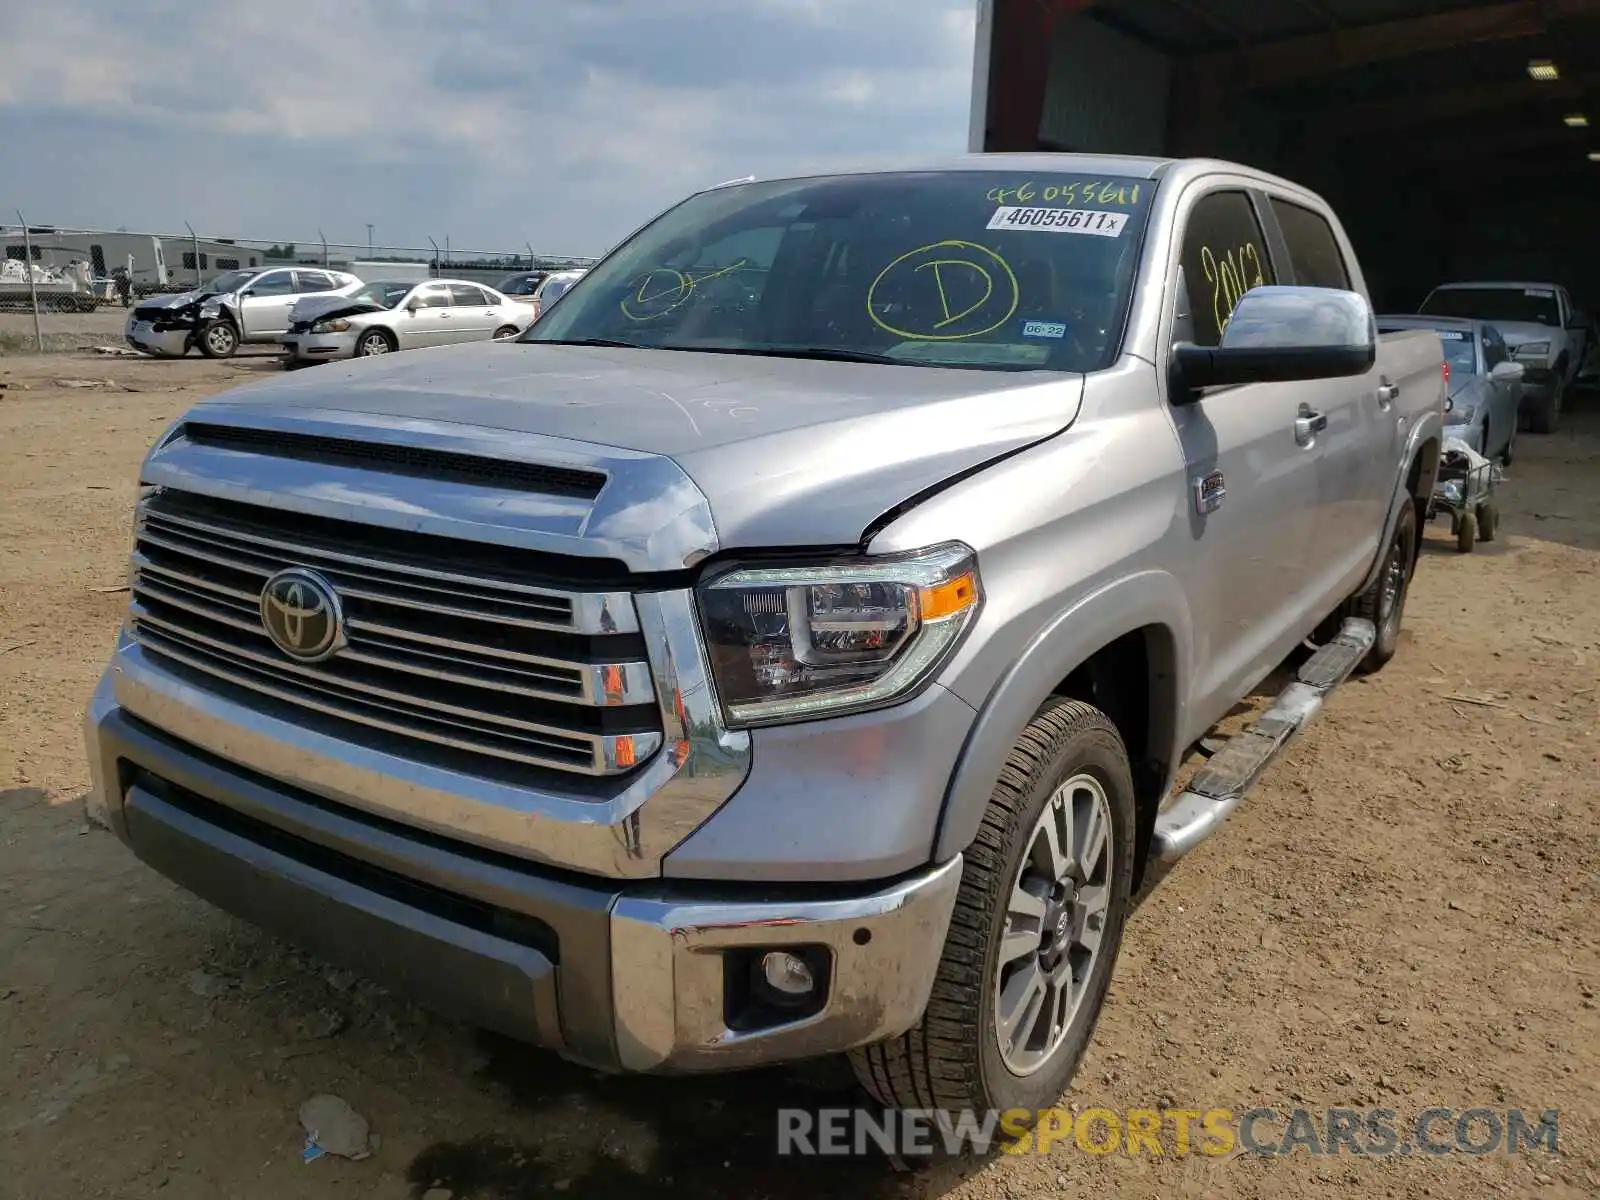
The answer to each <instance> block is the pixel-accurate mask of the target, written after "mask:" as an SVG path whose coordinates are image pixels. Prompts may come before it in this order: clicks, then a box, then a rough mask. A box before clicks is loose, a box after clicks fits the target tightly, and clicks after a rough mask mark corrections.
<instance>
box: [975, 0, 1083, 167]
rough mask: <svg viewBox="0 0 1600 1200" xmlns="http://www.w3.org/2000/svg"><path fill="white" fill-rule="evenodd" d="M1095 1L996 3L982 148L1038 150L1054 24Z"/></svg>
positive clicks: (1003, 0)
mask: <svg viewBox="0 0 1600 1200" xmlns="http://www.w3.org/2000/svg"><path fill="white" fill-rule="evenodd" d="M1090 3H1091V0H995V3H994V32H993V34H992V35H991V36H992V42H991V47H990V51H989V63H990V67H989V107H988V111H989V120H988V129H987V130H986V136H985V137H984V148H985V149H986V150H998V151H1008V150H1009V151H1031V150H1037V149H1039V122H1040V120H1041V118H1042V117H1043V116H1044V97H1045V91H1046V89H1047V88H1048V87H1049V84H1050V58H1051V49H1052V48H1053V46H1054V45H1055V26H1056V21H1057V20H1059V19H1060V18H1061V17H1064V16H1066V15H1068V14H1069V13H1076V12H1081V11H1083V10H1084V9H1086V8H1088V7H1089V6H1090Z"/></svg>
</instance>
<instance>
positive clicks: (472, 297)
mask: <svg viewBox="0 0 1600 1200" xmlns="http://www.w3.org/2000/svg"><path fill="white" fill-rule="evenodd" d="M450 295H451V296H452V297H454V298H455V302H456V305H457V307H460V308H487V307H489V305H490V304H491V303H493V301H491V300H490V299H489V297H488V296H486V295H484V294H483V289H482V288H477V287H473V286H472V285H471V284H470V283H452V284H451V285H450Z"/></svg>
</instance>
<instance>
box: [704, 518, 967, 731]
mask: <svg viewBox="0 0 1600 1200" xmlns="http://www.w3.org/2000/svg"><path fill="white" fill-rule="evenodd" d="M699 600H700V615H701V621H702V623H703V625H704V629H705V636H706V644H707V648H708V649H709V651H710V655H711V665H712V672H713V674H714V676H715V679H716V684H717V690H718V692H719V693H720V696H721V700H722V707H723V711H724V713H725V714H726V716H727V719H728V723H729V724H730V725H732V726H734V727H741V726H749V725H770V724H780V723H783V722H786V721H800V720H806V719H809V718H814V717H823V716H837V715H839V714H842V713H847V712H861V711H863V710H865V709H871V708H881V707H883V706H885V705H888V704H893V703H896V702H897V701H900V700H902V699H905V698H906V697H907V696H908V695H909V694H910V693H911V692H912V691H913V690H914V689H916V688H917V687H918V685H920V684H921V683H923V682H924V681H926V680H927V678H928V677H929V676H930V675H931V674H932V672H933V671H934V670H935V668H937V667H938V665H939V664H940V663H941V662H942V661H943V660H944V659H945V658H946V656H947V655H948V654H949V653H950V651H951V649H952V648H953V647H954V646H955V645H956V643H957V642H959V641H960V640H961V636H962V634H963V633H965V632H966V630H967V628H968V627H969V626H970V625H971V624H972V620H973V618H974V617H975V616H976V615H977V612H978V609H979V606H980V605H981V604H982V602H983V590H982V587H981V586H980V584H979V582H978V568H977V562H976V559H975V557H974V555H973V553H972V551H971V550H970V549H968V548H967V547H966V546H963V545H960V544H959V543H950V544H947V545H943V546H937V547H934V548H933V549H931V550H924V551H920V552H917V553H914V554H907V555H896V556H893V557H888V556H886V557H882V558H865V559H850V560H844V561H840V562H834V563H825V564H818V565H815V566H784V567H779V566H773V567H740V568H735V569H734V570H732V571H729V572H728V573H727V574H724V575H719V576H715V577H714V578H712V579H710V580H708V581H707V582H706V583H704V584H702V585H701V587H700V591H699Z"/></svg>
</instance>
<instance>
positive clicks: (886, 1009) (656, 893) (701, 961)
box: [86, 668, 961, 1071]
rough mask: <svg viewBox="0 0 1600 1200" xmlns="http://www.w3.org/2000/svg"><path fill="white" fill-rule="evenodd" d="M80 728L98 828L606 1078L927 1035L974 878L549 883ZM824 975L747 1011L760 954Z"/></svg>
mask: <svg viewBox="0 0 1600 1200" xmlns="http://www.w3.org/2000/svg"><path fill="white" fill-rule="evenodd" d="M114 671H115V668H112V669H111V670H108V671H107V673H106V675H105V676H104V677H103V678H102V680H101V682H100V685H99V687H98V688H97V689H96V692H95V695H94V698H93V700H92V702H91V704H90V706H89V711H88V713H87V715H86V736H87V742H88V752H89V761H90V767H91V772H92V775H93V787H92V789H91V792H90V795H89V798H88V800H87V801H86V807H87V812H88V816H89V817H90V819H91V820H93V821H95V822H96V823H98V824H101V825H104V826H106V827H108V828H110V829H112V830H114V831H115V832H116V834H117V835H118V836H119V837H120V838H121V839H122V840H123V841H124V842H125V843H126V844H127V845H128V846H129V847H130V848H131V849H132V850H133V852H134V853H135V854H136V855H138V856H139V857H140V858H141V859H143V860H144V861H145V862H146V863H148V864H149V865H151V866H152V867H154V868H155V869H156V870H157V871H159V872H161V873H162V874H163V875H166V876H167V877H168V878H170V879H172V880H174V881H175V882H177V883H179V884H180V885H182V886H184V887H185V888H187V889H189V890H190V891H192V892H194V893H196V894H197V895H199V896H201V897H203V898H205V899H207V900H209V901H211V902H212V903H214V904H216V905H217V906H219V907H221V908H223V909H226V910H228V911H230V912H232V913H234V914H236V915H237V916H240V917H242V918H244V919H246V920H248V921H251V922H253V923H255V924H258V925H260V926H262V927H263V928H266V929H268V930H270V931H272V932H274V933H277V934H279V935H282V936H284V937H286V938H288V939H289V940H291V941H293V942H296V943H299V944H301V945H304V946H305V947H307V948H308V949H310V950H312V951H313V952H315V953H318V954H320V955H322V956H324V957H326V958H328V959H330V960H333V961H337V962H342V963H345V964H348V965H350V966H352V967H354V968H355V969H357V970H360V971H362V972H363V973H365V974H368V975H369V976H371V977H372V978H374V979H377V980H379V981H382V982H385V983H389V984H392V985H394V986H396V987H397V988H400V989H402V990H404V991H407V992H409V993H410V994H412V995H414V996H416V997H417V998H418V999H420V1000H423V1001H425V1002H427V1003H430V1004H432V1005H434V1006H435V1007H437V1008H439V1009H441V1010H443V1011H446V1012H450V1013H452V1014H454V1015H457V1016H459V1017H462V1018H463V1019H466V1020H469V1021H472V1022H473V1023H475V1024H478V1025H481V1026H484V1027H486V1028H490V1029H494V1030H497V1031H499V1032H501V1033H504V1034H507V1035H508V1036H511V1037H515V1038H519V1039H521V1040H524V1041H528V1042H531V1043H534V1044H536V1045H540V1046H544V1047H546V1048H548V1049H551V1050H554V1051H556V1052H557V1053H559V1054H562V1055H563V1056H565V1057H568V1058H572V1059H574V1060H577V1061H580V1062H583V1063H586V1064H589V1065H591V1066H595V1067H598V1068H600V1069H606V1070H616V1069H621V1070H628V1071H657V1070H659V1071H705V1070H725V1069H734V1068H739V1067H748V1066H757V1065H762V1064H767V1063H773V1062H780V1061H786V1060H791V1059H798V1058H804V1057H810V1056H813V1055H818V1054H826V1053H833V1052H837V1051H840V1050H844V1049H848V1048H849V1047H852V1046H857V1045H863V1044H866V1043H869V1042H873V1041H877V1040H879V1039H882V1038H886V1037H891V1036H894V1035H896V1034H899V1033H902V1032H904V1031H905V1030H906V1029H909V1028H910V1027H911V1026H912V1025H913V1024H914V1023H915V1022H916V1021H917V1019H918V1018H919V1017H920V1015H921V1013H922V1011H923V1008H924V1007H925V1006H926V1003H927V999H928V995H929V992H930V991H931V989H932V985H933V977H934V972H935V970H936V969H937V964H938V961H939V958H940V955H941V952H942V949H943V944H944V938H945V932H946V929H947V927H948V924H949V920H950V914H951V911H952V909H953V907H954V904H955V897H956V889H957V887H958V886H959V883H960V878H961V859H960V858H959V857H957V858H954V859H952V860H950V861H948V862H945V863H943V864H941V865H940V866H937V867H933V868H925V869H922V870H919V871H917V872H914V873H911V874H909V875H906V876H903V877H901V878H899V879H897V880H894V881H892V882H890V883H887V884H875V885H856V886H848V885H842V884H841V885H833V886H831V887H829V888H828V889H827V890H826V891H825V892H823V891H820V890H819V889H817V888H816V887H810V888H799V887H796V888H790V889H782V888H774V887H762V888H760V889H759V891H757V890H755V889H753V888H750V887H748V886H744V887H740V886H736V885H717V884H698V885H689V884H669V883H666V882H663V881H650V882H643V881H641V882H638V883H633V884H629V885H626V886H625V885H622V884H620V883H607V882H602V881H597V880H594V879H591V878H587V877H582V876H575V875H571V874H566V873H561V872H557V871H554V870H550V869H547V868H539V867H535V866H533V865H532V864H529V863H527V862H524V861H521V860H518V859H513V858H511V857H510V856H508V855H505V854H501V853H496V852H493V851H489V850H482V849H477V848H475V847H472V846H468V845H466V844H464V843H459V842H455V841H451V840H448V839H446V838H443V837H440V836H438V835H436V834H429V833H424V832H422V831H419V830H416V829H413V828H411V827H408V826H405V825H401V824H399V823H397V822H394V821H391V820H386V819H384V818H381V817H376V816H371V815H368V814H364V813H362V812H360V811H358V810H356V809H353V808H349V807H346V806H342V805H337V804H333V803H331V802H329V801H327V800H325V799H323V798H322V797H320V796H317V795H314V794H311V793H309V792H306V791H303V790H300V789H298V788H295V787H291V786H289V785H286V784H283V783H280V782H278V781H276V780H273V779H270V778H268V777H266V776H263V775H260V774H257V773H255V772H254V771H250V770H247V769H245V768H242V767H239V766H237V765H235V764H233V763H231V762H229V761H227V760H226V759H224V758H221V757H219V756H216V755H213V754H211V753H208V752H206V751H202V750H200V749H198V748H197V747H195V746H192V745H189V744H187V743H184V742H181V741H178V740H177V739H174V738H172V737H170V736H168V735H166V734H164V733H161V732H160V731H158V730H156V729H155V728H153V727H152V726H150V725H148V724H146V723H144V722H143V721H141V720H139V719H138V718H137V717H134V716H133V715H132V714H130V713H128V712H126V711H125V710H124V709H122V708H121V707H119V706H118V704H117V701H116V697H115V695H114V692H113V680H112V676H113V674H114ZM784 948H794V949H797V950H801V951H803V952H804V953H805V954H806V955H808V956H813V958H812V960H813V961H820V962H822V963H824V964H825V968H824V969H823V970H822V971H821V972H820V978H821V979H822V987H821V988H820V989H819V992H820V1000H819V1001H818V1002H817V1003H816V1004H815V1005H813V1006H812V1007H811V1008H809V1009H808V1010H806V1011H804V1012H803V1013H801V1014H800V1015H797V1016H788V1015H786V1014H784V1013H783V1012H781V1011H777V1012H775V1011H774V1010H773V1009H772V1008H771V1006H766V1007H765V1008H763V1007H762V1006H761V1005H751V1004H750V1003H749V1002H748V1001H749V995H750V991H749V988H748V987H746V986H745V981H746V980H747V979H749V978H750V975H751V964H752V962H753V961H754V958H755V957H757V956H758V955H759V953H762V952H765V951H767V950H770V949H784Z"/></svg>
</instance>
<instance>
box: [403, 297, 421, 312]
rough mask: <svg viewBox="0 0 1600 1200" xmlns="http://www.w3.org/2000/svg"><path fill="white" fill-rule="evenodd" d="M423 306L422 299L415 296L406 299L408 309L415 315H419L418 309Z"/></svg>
mask: <svg viewBox="0 0 1600 1200" xmlns="http://www.w3.org/2000/svg"><path fill="white" fill-rule="evenodd" d="M421 307H422V301H420V300H418V299H417V298H416V297H415V296H413V297H412V298H411V299H409V300H407V301H406V311H407V312H408V313H410V314H411V315H412V316H413V317H414V316H416V315H417V309H419V308H421Z"/></svg>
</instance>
